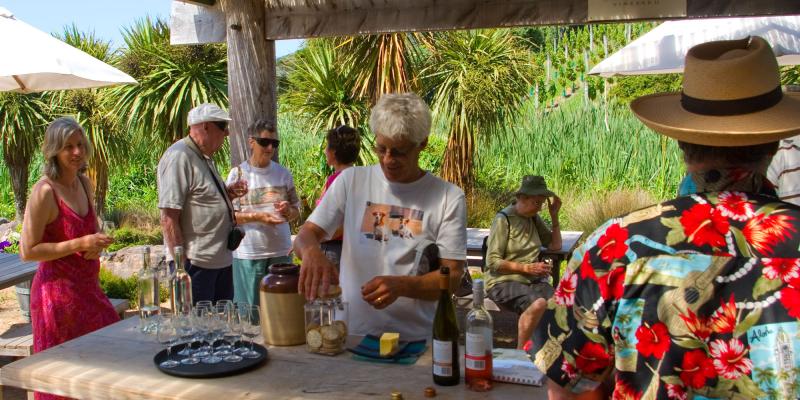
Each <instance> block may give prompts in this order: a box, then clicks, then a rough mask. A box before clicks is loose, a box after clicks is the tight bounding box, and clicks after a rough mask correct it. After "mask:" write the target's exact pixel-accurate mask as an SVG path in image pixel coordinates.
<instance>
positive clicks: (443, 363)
mask: <svg viewBox="0 0 800 400" xmlns="http://www.w3.org/2000/svg"><path fill="white" fill-rule="evenodd" d="M440 272H441V275H440V276H439V289H440V290H441V294H440V295H439V304H438V305H437V306H436V316H435V317H434V318H433V382H434V383H435V384H437V385H442V386H453V385H458V384H459V382H460V381H461V371H460V369H459V364H458V360H459V357H458V324H457V323H456V310H455V307H453V300H452V299H451V297H450V269H449V268H448V267H441V269H440Z"/></svg>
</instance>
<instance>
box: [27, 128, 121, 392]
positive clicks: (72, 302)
mask: <svg viewBox="0 0 800 400" xmlns="http://www.w3.org/2000/svg"><path fill="white" fill-rule="evenodd" d="M42 151H43V152H44V158H45V165H44V171H43V175H44V177H42V179H41V180H40V181H39V182H38V183H37V184H36V185H35V186H34V187H33V190H32V192H31V196H30V199H29V200H28V205H27V208H26V209H25V220H24V221H25V222H24V225H23V230H22V240H21V243H20V244H21V246H20V255H21V256H22V258H23V259H24V260H35V261H39V262H40V263H39V270H38V271H37V272H36V276H35V278H34V279H33V285H32V286H31V322H32V325H33V350H34V352H36V353H38V352H40V351H43V350H45V349H48V348H50V347H53V346H56V345H59V344H61V343H63V342H66V341H68V340H70V339H74V338H76V337H79V336H81V335H84V334H86V333H89V332H92V331H94V330H97V329H99V328H102V327H104V326H106V325H109V324H112V323H114V322H116V321H118V320H119V317H118V316H117V314H116V312H115V311H114V307H112V306H111V303H110V302H109V301H108V298H107V297H106V295H105V294H104V293H103V291H102V290H101V289H100V284H99V281H98V274H99V271H100V262H99V257H100V252H101V251H102V250H103V249H104V248H106V247H108V246H109V245H110V244H111V243H112V239H111V238H110V237H108V236H107V235H105V234H102V233H98V232H97V217H96V215H95V212H94V207H92V203H93V198H92V189H91V184H90V182H89V180H88V178H86V176H85V175H83V173H82V171H83V169H84V168H85V166H86V160H87V159H88V158H89V155H90V154H91V148H90V147H89V142H88V141H87V140H86V136H85V134H84V132H83V128H81V126H80V125H79V124H78V123H77V122H75V121H74V120H72V119H70V118H59V119H56V120H55V121H53V122H52V123H51V124H50V125H49V126H48V127H47V131H46V132H45V139H44V144H43V146H42ZM36 398H37V399H54V398H59V397H58V396H53V395H48V394H42V393H36Z"/></svg>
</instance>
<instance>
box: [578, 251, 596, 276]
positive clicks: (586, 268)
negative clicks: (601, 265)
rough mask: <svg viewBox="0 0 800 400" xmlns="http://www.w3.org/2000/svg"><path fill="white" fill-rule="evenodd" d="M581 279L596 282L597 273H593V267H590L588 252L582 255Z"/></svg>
mask: <svg viewBox="0 0 800 400" xmlns="http://www.w3.org/2000/svg"><path fill="white" fill-rule="evenodd" d="M580 270H581V279H591V280H595V281H596V280H597V273H596V272H594V267H593V266H592V262H591V261H589V252H588V251H587V252H586V253H585V254H584V255H583V261H581V266H580Z"/></svg>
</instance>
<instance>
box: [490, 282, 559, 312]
mask: <svg viewBox="0 0 800 400" xmlns="http://www.w3.org/2000/svg"><path fill="white" fill-rule="evenodd" d="M553 293H555V290H554V289H553V287H552V286H550V284H549V283H544V282H535V283H530V284H524V283H521V282H515V281H506V282H499V283H497V284H495V285H494V286H492V288H491V289H489V298H490V299H492V301H494V302H495V303H497V304H498V305H499V306H501V307H504V308H507V309H510V310H513V311H514V312H516V313H517V314H522V313H523V312H524V311H525V310H527V309H528V307H529V306H530V305H531V304H533V302H534V301H536V300H537V299H549V298H551V297H553Z"/></svg>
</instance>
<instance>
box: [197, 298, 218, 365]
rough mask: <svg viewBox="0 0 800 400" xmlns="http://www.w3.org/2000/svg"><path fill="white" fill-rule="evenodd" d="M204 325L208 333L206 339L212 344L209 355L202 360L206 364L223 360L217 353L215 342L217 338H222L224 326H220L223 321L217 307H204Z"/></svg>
mask: <svg viewBox="0 0 800 400" xmlns="http://www.w3.org/2000/svg"><path fill="white" fill-rule="evenodd" d="M202 321H203V327H204V331H205V334H206V341H207V342H208V343H209V344H210V348H211V349H210V350H209V355H208V357H205V358H203V359H202V360H201V361H202V362H203V363H205V364H217V363H220V362H222V358H220V357H219V355H217V354H216V353H215V351H216V348H214V344H215V343H216V342H217V340H219V339H221V335H222V332H223V328H222V327H221V326H220V325H221V324H222V321H220V319H219V315H218V314H217V311H216V309H214V308H208V309H206V308H204V309H203V317H202Z"/></svg>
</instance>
